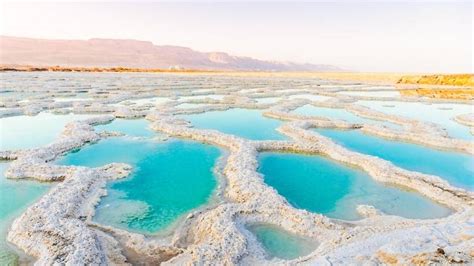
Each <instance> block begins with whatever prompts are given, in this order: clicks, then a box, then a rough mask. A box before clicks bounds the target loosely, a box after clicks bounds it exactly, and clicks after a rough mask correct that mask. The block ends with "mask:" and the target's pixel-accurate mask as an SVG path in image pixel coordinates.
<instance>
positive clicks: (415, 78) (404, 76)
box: [0, 65, 474, 88]
mask: <svg viewBox="0 0 474 266" xmlns="http://www.w3.org/2000/svg"><path fill="white" fill-rule="evenodd" d="M9 71H11V72H84V73H101V72H104V73H187V74H189V73H195V74H199V73H204V74H224V75H235V76H255V77H260V76H262V77H306V78H324V79H330V80H341V81H351V82H373V83H376V84H385V85H397V86H419V87H430V86H436V87H437V88H446V87H463V88H465V87H468V88H470V87H474V75H473V74H424V73H382V72H380V73H378V72H316V71H263V70H262V71H246V70H226V69H221V70H212V69H163V68H131V67H120V66H117V67H67V66H32V65H0V72H9Z"/></svg>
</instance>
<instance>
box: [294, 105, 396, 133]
mask: <svg viewBox="0 0 474 266" xmlns="http://www.w3.org/2000/svg"><path fill="white" fill-rule="evenodd" d="M293 113H295V114H299V115H309V116H321V117H326V118H329V119H336V120H344V121H346V122H349V123H357V124H362V123H367V124H380V125H385V126H387V127H390V128H394V129H397V128H399V126H398V125H396V124H393V123H390V122H384V121H377V120H371V119H366V118H363V117H360V116H357V115H355V114H353V113H351V112H349V111H347V110H345V109H340V108H327V107H319V106H314V105H310V104H307V105H303V106H301V107H299V108H297V109H295V110H294V111H293Z"/></svg>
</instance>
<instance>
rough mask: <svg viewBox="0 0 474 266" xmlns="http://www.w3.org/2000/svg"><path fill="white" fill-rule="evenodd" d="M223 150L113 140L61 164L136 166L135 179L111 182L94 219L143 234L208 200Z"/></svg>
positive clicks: (186, 143)
mask: <svg viewBox="0 0 474 266" xmlns="http://www.w3.org/2000/svg"><path fill="white" fill-rule="evenodd" d="M219 156H220V151H219V149H217V148H215V147H213V146H209V145H205V144H201V143H197V142H192V141H184V140H176V139H172V140H168V141H165V142H156V141H149V140H136V139H131V138H127V137H119V138H109V139H105V140H101V141H99V142H98V143H96V144H93V145H88V146H85V147H83V148H82V149H81V150H79V151H77V152H72V153H69V154H67V155H66V156H65V157H64V158H62V159H61V160H60V161H59V162H58V163H59V164H64V165H81V166H89V167H97V166H102V165H104V164H107V163H112V162H123V163H128V164H130V165H132V166H133V167H134V171H133V173H132V174H131V176H130V177H128V178H126V179H122V180H117V181H111V182H109V184H108V186H107V188H108V195H107V196H106V197H104V198H103V199H102V200H101V202H100V204H99V206H98V207H97V210H96V215H95V217H94V220H95V221H97V222H99V223H103V224H108V225H112V226H116V227H119V228H125V229H129V230H133V231H138V232H145V233H153V232H157V231H159V230H162V229H165V228H167V227H168V226H170V225H171V224H172V223H173V222H175V221H177V220H178V219H179V218H180V217H182V216H183V215H185V214H186V213H188V212H189V211H191V210H192V209H195V208H197V207H199V206H201V205H203V204H205V203H206V202H208V201H209V199H210V197H211V195H212V192H213V191H214V189H215V187H216V183H217V181H216V177H215V175H214V172H213V169H214V167H215V164H216V160H217V158H218V157H219Z"/></svg>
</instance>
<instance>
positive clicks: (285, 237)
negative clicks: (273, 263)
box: [248, 224, 317, 260]
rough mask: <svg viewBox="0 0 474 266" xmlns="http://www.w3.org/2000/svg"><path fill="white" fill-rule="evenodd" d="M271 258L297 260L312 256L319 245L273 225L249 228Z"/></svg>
mask: <svg viewBox="0 0 474 266" xmlns="http://www.w3.org/2000/svg"><path fill="white" fill-rule="evenodd" d="M248 229H249V231H250V232H252V233H253V234H254V235H255V236H256V237H257V240H258V241H259V242H260V244H261V245H262V247H263V248H264V249H265V251H266V252H267V254H268V255H269V256H270V257H277V258H280V259H286V260H291V259H296V258H298V257H302V256H306V255H308V254H310V253H311V252H312V251H313V250H314V249H315V248H316V247H317V244H316V243H315V242H313V241H310V240H309V239H306V238H303V237H300V236H297V235H294V234H291V233H289V232H286V231H284V230H281V229H279V228H277V227H275V226H271V225H260V224H259V225H251V226H249V227H248Z"/></svg>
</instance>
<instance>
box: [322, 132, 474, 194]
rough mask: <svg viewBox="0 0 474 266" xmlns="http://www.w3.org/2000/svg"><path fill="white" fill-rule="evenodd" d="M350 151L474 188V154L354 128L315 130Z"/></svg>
mask: <svg viewBox="0 0 474 266" xmlns="http://www.w3.org/2000/svg"><path fill="white" fill-rule="evenodd" d="M315 131H316V132H318V133H320V134H321V135H323V136H326V137H329V138H331V139H333V140H334V141H335V142H336V143H339V144H341V145H343V146H345V147H347V148H348V149H350V150H354V151H357V152H360V153H365V154H369V155H374V156H377V157H380V158H382V159H385V160H387V161H390V162H392V163H393V164H395V165H397V166H400V167H402V168H405V169H407V170H413V171H418V172H421V173H426V174H432V175H437V176H440V177H442V178H444V179H446V180H447V181H448V182H449V183H451V184H453V185H455V186H458V187H462V188H465V189H468V190H474V157H473V156H470V155H468V154H463V153H458V152H451V151H441V150H436V149H432V148H428V147H425V146H422V145H416V144H411V143H406V142H401V141H392V140H387V139H383V138H378V137H374V136H370V135H367V134H364V133H362V132H360V131H358V130H335V129H315Z"/></svg>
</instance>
